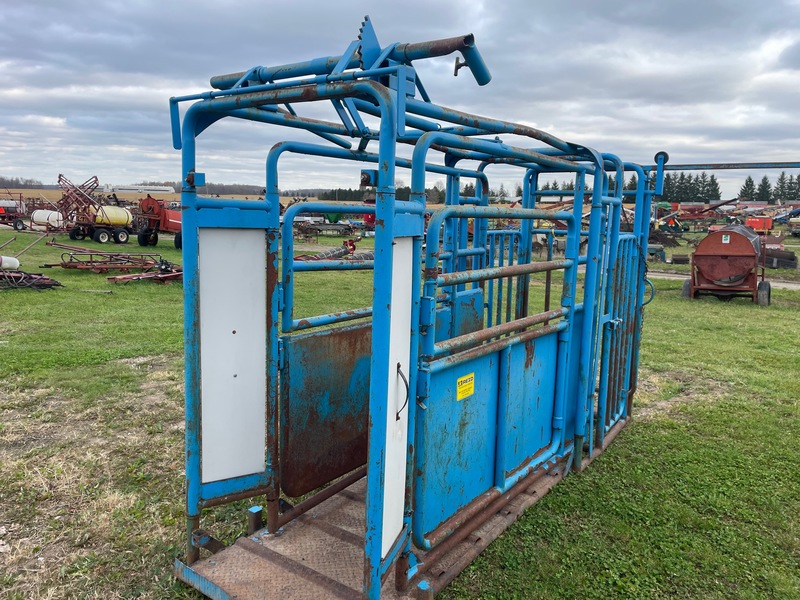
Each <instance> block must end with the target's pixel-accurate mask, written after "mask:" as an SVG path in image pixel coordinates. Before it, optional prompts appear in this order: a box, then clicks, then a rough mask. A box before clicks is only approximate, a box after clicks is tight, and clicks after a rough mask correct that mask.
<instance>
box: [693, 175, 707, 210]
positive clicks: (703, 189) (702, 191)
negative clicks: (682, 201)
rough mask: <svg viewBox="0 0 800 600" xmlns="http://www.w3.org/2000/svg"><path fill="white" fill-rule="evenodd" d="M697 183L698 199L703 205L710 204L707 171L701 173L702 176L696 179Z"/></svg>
mask: <svg viewBox="0 0 800 600" xmlns="http://www.w3.org/2000/svg"><path fill="white" fill-rule="evenodd" d="M695 182H696V183H697V199H698V200H700V201H702V202H703V204H708V202H709V200H708V186H709V182H708V175H707V174H706V172H705V171H703V172H702V173H700V175H699V176H698V177H697V178H696V179H695Z"/></svg>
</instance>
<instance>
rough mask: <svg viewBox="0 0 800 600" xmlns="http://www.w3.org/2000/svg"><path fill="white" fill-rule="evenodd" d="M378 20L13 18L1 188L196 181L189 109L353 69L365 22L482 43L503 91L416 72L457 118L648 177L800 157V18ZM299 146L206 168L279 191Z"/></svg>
mask: <svg viewBox="0 0 800 600" xmlns="http://www.w3.org/2000/svg"><path fill="white" fill-rule="evenodd" d="M370 4H372V3H363V2H358V1H356V0H346V1H340V2H337V3H328V2H321V1H310V0H309V1H304V2H301V1H298V2H293V3H281V4H276V3H264V2H255V1H253V0H245V1H242V2H238V3H236V4H235V5H228V4H226V3H219V2H215V1H213V0H195V1H193V2H191V3H189V2H185V1H176V2H160V3H157V2H154V1H151V0H144V1H140V2H122V1H118V0H114V1H112V0H104V1H94V2H90V1H88V0H79V1H72V2H69V3H64V2H56V1H44V0H33V1H30V2H26V3H15V4H14V5H13V6H4V9H3V12H2V13H0V25H1V27H0V174H3V175H6V176H19V177H34V178H38V179H41V180H43V181H45V182H54V181H55V179H56V176H57V174H58V173H59V172H63V173H65V174H67V175H68V176H69V177H70V178H71V179H73V180H81V177H83V176H84V175H86V177H88V176H91V175H94V174H97V175H98V176H99V177H100V179H101V181H102V182H104V183H132V182H134V181H139V180H142V179H169V180H174V179H177V178H178V177H179V175H180V157H179V153H178V152H176V151H174V150H172V146H171V132H170V128H169V116H168V107H167V101H168V98H169V97H170V96H173V95H183V94H188V93H195V92H199V91H204V90H206V89H208V79H209V77H211V76H212V75H215V74H219V73H226V72H232V71H238V70H243V69H247V68H249V67H251V66H255V65H259V64H260V65H275V64H283V63H287V62H297V61H302V60H307V59H310V58H315V57H319V56H328V55H337V54H340V53H341V52H343V51H344V50H345V48H346V47H347V45H348V44H349V42H350V41H351V40H353V39H354V38H355V36H356V34H357V29H358V26H359V24H360V22H361V18H362V17H363V14H365V13H366V12H369V13H370V15H371V18H372V21H373V23H374V24H375V27H376V30H377V32H378V36H379V39H380V41H381V43H382V44H384V45H386V44H388V43H391V42H405V41H423V40H428V39H436V38H441V37H449V36H453V35H458V34H462V33H468V32H473V33H475V35H476V40H477V44H478V47H479V48H480V50H481V52H482V53H483V55H484V57H485V59H486V62H487V64H488V65H489V67H490V69H491V71H492V74H493V81H492V82H491V83H490V84H489V85H488V86H486V87H484V88H478V87H477V86H476V85H475V82H474V80H473V79H472V78H471V76H470V74H469V73H468V72H466V71H462V72H461V73H460V74H459V76H458V77H457V78H453V76H452V68H453V57H449V58H443V59H436V60H431V61H424V62H421V63H419V64H418V65H417V67H418V73H419V76H420V78H421V79H422V81H423V82H424V84H425V86H426V88H427V89H428V91H429V93H430V94H431V97H432V98H433V100H434V101H435V102H438V103H440V104H443V105H446V106H452V107H455V108H459V109H462V110H467V111H470V112H475V113H478V114H483V115H487V116H495V117H500V118H504V119H507V120H516V121H522V122H525V123H528V124H531V125H534V126H536V127H540V128H543V129H545V130H548V131H550V132H552V133H554V134H556V135H559V136H561V137H564V138H567V139H570V140H571V141H576V142H579V143H583V144H587V145H593V146H596V147H597V148H598V149H600V150H602V151H609V152H614V153H616V154H618V155H620V156H621V157H623V158H624V159H626V160H632V161H639V162H645V163H647V162H649V161H650V160H651V159H652V156H653V154H654V153H655V151H657V150H660V149H662V148H663V149H666V150H667V151H668V152H669V153H670V155H671V156H672V159H673V161H676V162H695V161H699V162H722V161H732V160H736V161H749V160H783V161H789V160H796V159H797V158H798V156H797V155H798V148H797V141H796V140H797V139H800V135H798V134H800V131H798V127H799V126H798V125H797V123H796V118H795V117H794V114H795V112H796V106H797V105H798V102H799V101H800V98H798V96H799V95H800V94H799V92H800V89H799V88H798V84H797V79H796V71H797V70H798V69H800V6H798V3H797V2H792V1H791V0H787V1H785V2H774V3H770V5H769V6H768V7H764V6H763V5H758V4H757V3H753V2H751V1H743V0H737V1H727V0H726V1H722V0H715V1H709V2H696V1H692V2H690V1H689V0H675V1H672V2H663V1H661V2H658V1H652V0H644V1H641V2H626V1H622V0H616V1H612V2H602V3H600V2H596V1H594V0H572V1H564V0H561V1H556V0H545V1H540V2H536V3H531V2H529V1H527V0H510V1H506V2H502V3H500V2H495V3H488V2H470V3H464V2H458V1H456V0H448V1H445V2H437V3H425V2H422V1H421V0H408V1H406V2H403V3H392V4H391V5H388V4H387V5H386V6H371V5H370ZM297 109H298V111H300V112H301V113H302V114H305V115H319V114H323V113H321V112H320V111H319V110H317V109H314V108H312V107H309V106H298V107H297ZM325 114H328V115H329V114H330V111H327V112H326V113H325ZM281 139H302V140H311V141H316V140H317V139H318V138H315V137H314V136H311V135H309V134H305V133H304V132H300V131H294V130H292V131H288V132H287V131H286V130H278V129H277V128H269V127H264V126H257V125H248V124H242V123H221V124H219V125H215V126H214V127H212V128H211V129H210V130H209V131H207V132H206V133H204V134H203V135H202V136H201V138H200V141H199V148H200V154H199V157H200V161H201V162H202V165H203V167H202V168H203V169H205V170H206V171H207V173H208V177H209V179H210V180H212V181H220V182H247V183H255V184H258V185H261V184H263V178H264V175H263V171H264V156H265V154H266V152H267V151H268V149H269V147H270V146H271V145H272V144H273V143H275V142H277V141H279V140H281ZM518 143H522V144H527V145H531V144H529V143H528V142H525V141H518ZM282 167H283V169H282V171H281V185H282V186H284V187H287V188H290V187H300V186H325V187H327V186H338V185H345V186H348V187H349V186H355V185H357V173H358V168H357V166H355V165H353V166H346V167H342V166H340V165H338V164H336V163H333V162H326V161H317V160H309V159H304V158H300V157H290V158H287V159H285V160H284V161H283V163H282ZM500 172H501V170H499V169H498V173H500ZM400 177H401V178H402V177H404V175H403V174H401V175H400ZM499 177H501V178H502V177H505V175H499ZM743 177H744V174H743V175H742V177H741V178H742V179H743ZM406 179H407V177H406ZM720 179H721V181H722V180H723V177H720ZM725 181H726V182H728V181H729V183H727V185H728V186H729V188H730V189H724V190H723V191H724V192H729V193H731V194H732V193H734V191H738V185H737V184H736V181H738V174H735V175H734V176H733V177H732V178H730V180H729V179H728V178H727V177H726V178H725ZM734 187H736V188H737V190H733V188H734Z"/></svg>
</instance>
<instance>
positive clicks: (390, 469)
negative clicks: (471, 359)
mask: <svg viewBox="0 0 800 600" xmlns="http://www.w3.org/2000/svg"><path fill="white" fill-rule="evenodd" d="M415 268H418V266H417V267H415V265H414V240H413V238H410V237H406V238H397V240H395V246H394V260H393V262H392V312H391V324H390V327H389V364H388V365H387V367H388V369H389V372H388V376H387V381H388V382H389V395H388V402H387V410H386V458H385V461H384V484H383V490H384V493H383V535H382V540H383V543H382V545H381V557H386V555H387V554H388V553H389V550H391V548H392V544H394V542H395V540H396V539H397V536H398V535H400V532H401V531H402V530H403V504H404V499H405V488H406V453H407V447H408V444H407V443H406V442H407V440H406V438H407V437H408V411H409V410H411V406H410V405H412V404H413V402H414V399H413V396H412V397H411V398H409V401H408V405H406V407H405V408H403V411H402V412H401V413H400V420H399V421H398V420H397V411H399V410H400V409H401V408H402V407H403V403H404V402H405V401H406V386H405V384H404V383H403V380H402V379H401V378H400V376H399V375H398V374H397V363H400V365H401V368H402V370H403V374H404V375H405V376H406V378H408V374H409V371H410V366H409V364H408V359H409V355H410V353H411V286H410V284H409V280H410V274H411V273H413V272H414V269H415Z"/></svg>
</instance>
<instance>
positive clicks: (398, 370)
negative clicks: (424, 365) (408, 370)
mask: <svg viewBox="0 0 800 600" xmlns="http://www.w3.org/2000/svg"><path fill="white" fill-rule="evenodd" d="M397 374H398V375H400V379H402V380H403V383H405V384H406V401H405V402H403V406H401V407H400V410H398V411H397V412H396V413H395V421H399V420H400V413H401V412H403V409H404V408H405V407H406V406H408V396H409V389H408V379H406V376H405V375H403V370H402V368H401V367H400V363H397Z"/></svg>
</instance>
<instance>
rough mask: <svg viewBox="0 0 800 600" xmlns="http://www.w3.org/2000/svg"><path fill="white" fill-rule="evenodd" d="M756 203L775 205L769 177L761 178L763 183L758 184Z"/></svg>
mask: <svg viewBox="0 0 800 600" xmlns="http://www.w3.org/2000/svg"><path fill="white" fill-rule="evenodd" d="M756 202H767V203H769V204H774V203H775V201H774V200H773V199H772V185H771V184H770V182H769V177H767V176H766V175H764V177H762V178H761V183H759V184H758V189H757V190H756Z"/></svg>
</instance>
